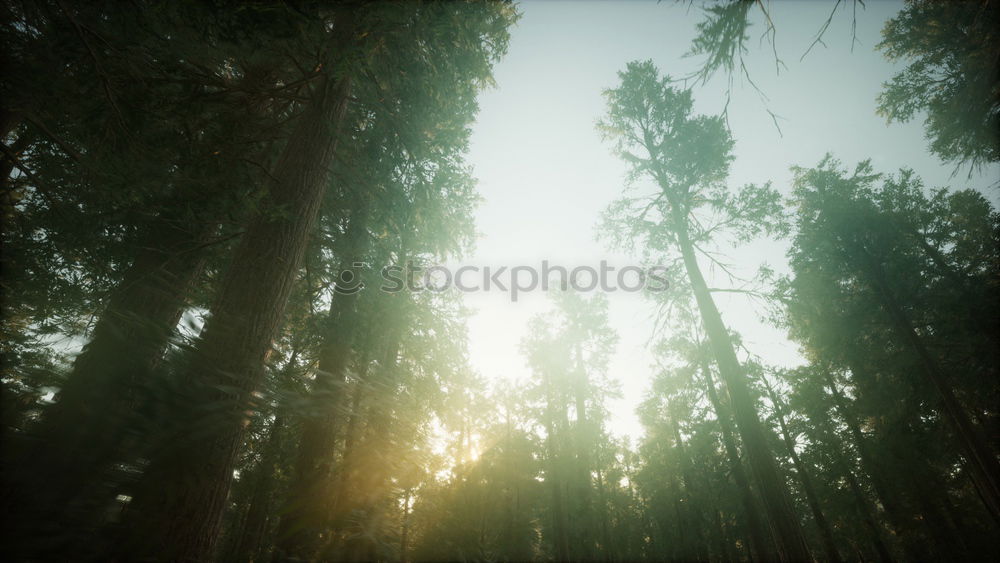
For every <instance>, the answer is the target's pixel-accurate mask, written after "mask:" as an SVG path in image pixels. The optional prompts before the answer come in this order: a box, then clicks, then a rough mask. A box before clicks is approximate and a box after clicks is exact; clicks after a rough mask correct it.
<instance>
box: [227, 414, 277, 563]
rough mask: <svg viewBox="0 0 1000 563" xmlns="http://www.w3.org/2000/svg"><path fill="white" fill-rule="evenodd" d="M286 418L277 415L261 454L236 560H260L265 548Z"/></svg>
mask: <svg viewBox="0 0 1000 563" xmlns="http://www.w3.org/2000/svg"><path fill="white" fill-rule="evenodd" d="M284 425H285V423H284V418H282V417H281V416H280V415H279V416H276V417H275V419H274V422H272V423H271V429H270V432H269V433H268V437H267V443H266V445H265V446H264V451H263V454H262V455H261V460H260V465H258V466H257V467H256V468H255V471H254V476H253V478H254V485H253V493H252V494H251V496H250V502H249V506H247V511H246V516H245V517H244V519H243V522H242V525H241V526H240V530H239V536H238V537H237V540H236V543H235V546H234V547H233V552H232V553H233V555H232V560H233V561H260V560H261V559H262V558H261V557H260V556H261V549H262V548H263V547H264V539H265V537H266V535H267V527H268V523H269V522H270V520H271V514H272V509H273V508H274V507H273V506H272V497H273V494H274V490H273V489H274V471H275V467H276V465H277V463H278V456H279V455H280V453H281V442H282V440H283V439H284V435H285V428H284Z"/></svg>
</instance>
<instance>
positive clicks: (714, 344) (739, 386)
mask: <svg viewBox="0 0 1000 563" xmlns="http://www.w3.org/2000/svg"><path fill="white" fill-rule="evenodd" d="M675 207H676V206H675ZM682 221H683V218H680V220H679V221H678V222H677V224H678V225H682V224H683V223H682ZM677 235H678V243H679V246H680V249H681V254H682V255H683V258H684V267H685V269H686V270H687V274H688V279H689V280H690V282H691V287H692V290H693V291H694V296H695V299H696V301H697V302H698V310H699V311H700V312H701V318H702V322H703V324H704V326H705V332H706V333H707V334H708V340H709V344H710V345H711V348H712V353H713V355H714V356H715V360H716V363H717V365H718V366H719V372H720V373H721V374H722V378H723V380H725V382H726V387H727V388H728V389H729V397H730V400H731V402H732V406H733V414H734V418H735V419H736V427H737V428H739V431H740V437H741V438H742V439H743V445H744V447H745V448H746V453H747V459H748V460H749V463H750V468H751V470H752V471H753V474H754V477H755V478H756V480H757V485H758V487H759V490H760V495H761V499H762V500H763V503H764V511H765V513H766V514H767V519H768V522H769V523H770V525H771V532H772V534H773V536H774V543H775V548H776V549H777V556H778V558H779V559H780V560H782V561H808V560H810V559H811V555H810V554H809V548H808V547H807V545H806V541H805V538H804V537H803V535H802V527H801V525H800V524H799V519H798V516H797V515H796V514H795V510H794V509H793V507H792V503H791V502H790V500H789V499H788V495H787V493H786V490H785V489H786V485H785V483H784V480H783V479H782V478H781V476H780V474H779V473H778V467H777V464H776V463H775V461H774V455H773V454H772V452H771V448H770V446H768V444H767V438H766V436H765V434H764V429H763V428H762V427H761V423H760V418H759V417H758V416H757V411H756V409H755V408H754V404H753V398H752V396H751V394H750V387H749V384H748V382H747V378H746V375H745V373H744V371H743V367H742V366H741V365H740V362H739V359H738V358H737V357H736V351H735V350H734V349H733V343H732V340H731V339H730V337H729V332H728V331H727V330H726V325H725V324H724V323H723V322H722V316H721V315H720V314H719V310H718V308H717V307H716V306H715V301H714V300H713V299H712V294H711V292H710V291H709V289H708V284H706V283H705V278H704V276H702V273H701V268H700V267H699V266H698V260H697V258H696V257H695V252H694V245H692V244H691V241H690V240H689V239H688V235H687V232H686V230H685V229H684V228H683V227H682V228H680V229H679V230H678V232H677Z"/></svg>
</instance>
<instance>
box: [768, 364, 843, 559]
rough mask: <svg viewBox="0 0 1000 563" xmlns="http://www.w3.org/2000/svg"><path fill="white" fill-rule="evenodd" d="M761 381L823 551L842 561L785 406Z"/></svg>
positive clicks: (829, 557)
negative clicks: (798, 447) (800, 454)
mask: <svg viewBox="0 0 1000 563" xmlns="http://www.w3.org/2000/svg"><path fill="white" fill-rule="evenodd" d="M761 380H762V381H763V383H764V387H765V388H767V394H768V396H769V397H770V398H771V403H772V404H774V414H775V416H777V417H778V425H779V426H780V427H781V436H782V438H783V439H784V441H785V447H786V448H787V449H788V456H789V457H790V458H792V465H794V466H795V472H796V473H797V474H798V476H799V481H800V482H801V483H802V490H803V491H804V492H805V494H806V502H807V503H808V504H809V510H810V511H811V512H812V515H813V520H815V521H816V527H817V528H819V537H820V539H821V540H822V542H823V550H824V551H825V552H826V558H827V560H828V561H840V560H841V559H840V553H838V552H837V542H836V540H834V539H833V530H832V529H830V523H829V522H828V521H827V519H826V515H824V514H823V509H822V507H821V506H820V504H819V497H817V496H816V488H815V487H814V486H813V483H812V477H811V476H810V475H809V470H808V468H806V464H805V463H803V462H802V458H800V457H799V454H798V452H796V451H795V439H794V438H792V433H791V432H790V431H789V430H788V424H787V423H786V421H785V407H784V404H783V403H782V401H780V400H779V399H778V395H777V394H776V393H775V392H774V389H773V388H771V384H770V383H768V381H767V379H765V378H761Z"/></svg>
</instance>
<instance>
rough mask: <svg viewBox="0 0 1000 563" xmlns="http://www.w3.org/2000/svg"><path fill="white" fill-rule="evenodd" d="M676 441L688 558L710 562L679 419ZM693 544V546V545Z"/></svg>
mask: <svg viewBox="0 0 1000 563" xmlns="http://www.w3.org/2000/svg"><path fill="white" fill-rule="evenodd" d="M673 430H674V440H675V441H676V442H677V455H678V459H679V462H680V466H681V484H682V485H683V489H684V492H683V493H681V495H679V496H683V497H684V499H683V500H684V501H685V502H684V506H685V507H686V509H685V510H682V511H681V513H680V514H679V517H680V518H682V519H683V520H684V521H685V522H687V526H686V528H687V533H684V534H683V536H684V537H685V540H686V541H685V543H687V544H688V546H689V547H688V553H687V556H688V557H691V558H693V559H695V560H697V561H708V549H707V548H708V544H707V543H706V541H705V536H704V530H703V526H702V518H701V513H700V511H699V510H698V509H697V508H696V507H695V497H694V478H693V477H692V475H691V458H689V457H688V454H687V450H686V449H685V448H684V441H683V440H682V439H681V429H680V425H679V424H678V423H677V419H676V418H675V419H674V420H673ZM691 544H693V545H691Z"/></svg>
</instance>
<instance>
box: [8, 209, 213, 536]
mask: <svg viewBox="0 0 1000 563" xmlns="http://www.w3.org/2000/svg"><path fill="white" fill-rule="evenodd" d="M215 230H216V225H215V224H213V223H200V224H195V225H190V224H186V223H185V222H183V221H182V220H181V219H180V218H179V217H174V218H168V217H166V216H160V217H159V218H157V219H156V220H155V221H154V222H153V224H152V225H151V226H150V229H149V230H148V232H147V234H146V236H145V238H144V240H143V241H142V243H141V246H140V248H139V251H138V254H137V256H136V258H135V260H134V261H133V263H132V265H131V266H130V267H129V269H128V270H127V271H126V272H125V275H124V277H123V279H122V281H121V282H120V283H119V284H118V286H117V287H116V288H115V290H114V292H113V293H112V294H111V297H110V299H109V301H108V304H107V306H106V308H105V310H104V312H103V313H102V314H101V317H100V319H99V320H98V322H97V324H96V326H95V327H94V330H93V332H92V334H91V338H90V342H89V343H88V344H87V345H86V346H84V348H83V351H82V352H81V353H80V354H79V355H78V356H77V358H76V360H75V362H74V364H73V369H72V371H71V372H70V374H69V377H68V378H67V379H66V384H65V385H64V386H63V388H62V389H61V390H60V391H59V393H58V395H57V400H56V402H55V403H54V404H53V405H52V406H51V407H49V408H48V409H47V410H46V411H45V413H44V415H43V419H42V421H41V423H40V424H39V426H38V427H37V428H36V429H35V430H34V431H33V432H32V441H31V442H29V443H26V444H23V447H24V448H25V449H24V451H23V452H22V455H21V459H25V460H28V462H27V463H26V464H25V465H24V466H23V471H21V472H20V474H19V475H18V476H17V481H18V484H17V489H18V490H20V491H23V492H24V493H27V494H29V495H30V496H29V497H26V498H22V499H19V501H17V500H15V502H19V504H21V506H20V507H19V508H16V509H13V510H16V511H17V512H18V513H19V514H20V516H19V518H18V521H19V522H20V523H21V524H22V525H24V526H25V530H24V532H23V533H19V534H17V537H18V538H19V541H28V542H31V541H32V539H31V538H36V537H37V538H39V539H40V543H39V544H38V546H37V547H39V548H42V549H43V550H45V551H47V552H50V553H51V550H52V549H54V548H56V547H57V546H56V544H58V543H59V542H56V541H54V540H53V538H54V537H57V536H56V535H54V534H59V533H62V534H65V533H66V531H70V534H69V536H67V537H66V538H65V539H66V540H67V541H73V538H72V537H70V536H72V535H73V534H75V533H77V532H79V533H80V534H82V535H83V536H85V537H84V538H83V539H86V536H88V535H89V534H90V533H91V532H90V528H91V527H93V526H94V525H97V524H99V523H100V517H99V516H98V515H99V514H100V513H101V511H102V510H103V509H104V508H106V503H108V502H110V497H109V496H108V495H111V494H112V490H113V486H114V483H115V482H116V481H117V479H116V477H115V476H113V475H112V474H110V473H109V469H110V467H111V465H112V464H113V463H114V462H117V461H121V460H122V459H121V458H122V457H123V455H124V454H123V449H125V446H124V445H125V444H126V443H127V442H130V441H131V442H135V441H136V440H135V438H136V433H137V432H139V431H140V429H141V427H142V426H143V424H144V423H145V424H148V423H149V422H150V421H140V420H137V419H136V418H135V416H134V409H135V407H136V403H137V401H138V400H139V397H140V395H141V393H142V391H143V390H144V388H145V386H147V385H149V376H150V375H151V373H152V371H153V369H154V368H155V367H156V364H157V363H158V362H159V361H160V359H161V357H162V355H163V352H164V349H165V348H166V346H167V343H168V341H169V339H170V336H171V335H172V334H173V333H174V330H175V328H176V326H177V323H178V321H179V320H180V317H181V314H182V312H183V309H184V306H185V299H186V297H187V295H188V293H189V291H190V289H191V287H192V285H193V284H194V282H195V280H196V279H197V278H198V277H199V276H200V275H201V272H202V269H203V267H204V263H205V252H204V249H203V247H204V245H205V243H206V241H207V240H208V239H209V238H210V237H211V235H212V234H213V233H214V232H215ZM28 549H29V551H30V550H31V549H32V548H30V547H29V548H28Z"/></svg>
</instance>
